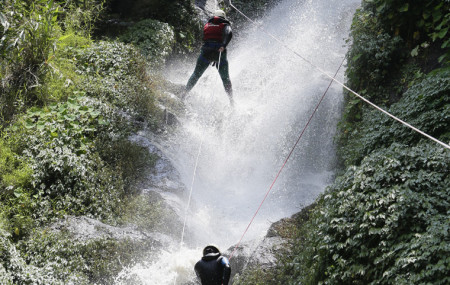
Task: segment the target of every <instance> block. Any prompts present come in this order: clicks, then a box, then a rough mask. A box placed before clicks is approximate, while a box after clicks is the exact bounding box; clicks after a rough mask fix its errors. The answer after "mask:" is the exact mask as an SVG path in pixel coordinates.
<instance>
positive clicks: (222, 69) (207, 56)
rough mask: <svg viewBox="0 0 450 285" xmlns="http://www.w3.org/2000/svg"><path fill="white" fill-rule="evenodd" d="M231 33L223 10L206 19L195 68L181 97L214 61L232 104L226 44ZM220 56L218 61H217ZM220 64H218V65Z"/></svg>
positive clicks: (229, 39) (184, 95)
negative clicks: (201, 44)
mask: <svg viewBox="0 0 450 285" xmlns="http://www.w3.org/2000/svg"><path fill="white" fill-rule="evenodd" d="M232 37H233V33H232V30H231V24H230V22H229V21H228V20H227V19H226V15H225V12H224V11H222V10H216V11H215V12H214V17H212V18H211V19H209V20H208V22H207V23H206V24H205V26H204V28H203V46H202V49H201V53H200V56H199V57H198V59H197V64H196V66H195V70H194V72H193V73H192V75H191V77H190V78H189V80H188V82H187V84H186V88H185V90H184V92H183V94H182V96H181V98H182V99H184V98H185V97H186V95H187V94H188V93H189V91H191V89H192V88H193V87H194V86H195V84H196V83H197V81H198V80H199V79H200V77H201V76H202V75H203V73H204V72H205V70H206V68H208V66H209V64H210V63H211V62H213V63H215V65H216V68H217V69H218V70H219V74H220V78H222V83H223V87H224V88H225V91H226V92H227V94H228V98H229V99H230V104H231V105H233V89H232V86H231V80H230V74H229V71H228V60H227V49H226V48H227V45H228V43H229V42H230V41H231V38H232ZM219 56H220V62H219ZM218 65H220V66H218Z"/></svg>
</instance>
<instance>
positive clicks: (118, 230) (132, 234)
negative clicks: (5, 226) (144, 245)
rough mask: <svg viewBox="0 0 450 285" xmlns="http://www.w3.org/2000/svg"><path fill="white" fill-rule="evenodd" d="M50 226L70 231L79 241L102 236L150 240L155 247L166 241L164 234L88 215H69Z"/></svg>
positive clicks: (55, 229) (54, 228) (118, 238)
mask: <svg viewBox="0 0 450 285" xmlns="http://www.w3.org/2000/svg"><path fill="white" fill-rule="evenodd" d="M50 228H51V229H52V230H54V231H56V232H58V231H64V232H68V233H70V235H71V236H72V237H73V238H74V239H76V240H79V241H86V240H92V239H100V238H107V239H114V240H125V239H131V240H133V241H137V242H139V241H146V242H148V241H149V240H150V241H151V243H152V244H154V246H155V247H159V246H161V244H162V243H163V242H164V238H163V236H162V235H159V236H158V234H153V233H145V232H143V231H139V230H137V229H135V228H133V227H132V226H129V227H114V226H110V225H107V224H104V223H102V222H100V221H98V220H95V219H91V218H88V217H73V216H68V217H66V218H65V219H63V220H60V221H58V222H56V223H55V224H53V225H52V226H51V227H50Z"/></svg>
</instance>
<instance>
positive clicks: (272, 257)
mask: <svg viewBox="0 0 450 285" xmlns="http://www.w3.org/2000/svg"><path fill="white" fill-rule="evenodd" d="M314 206H315V204H312V205H309V206H307V207H305V208H303V209H302V210H301V211H300V212H298V213H296V214H294V215H293V216H292V217H290V218H285V219H281V220H279V221H277V222H275V223H273V224H272V225H271V226H270V228H269V229H268V230H267V234H266V236H265V237H264V238H263V239H262V240H260V241H258V240H257V241H254V240H253V241H249V242H247V243H243V244H241V245H240V246H239V247H238V248H237V250H236V252H235V254H234V256H233V257H232V259H231V260H230V263H231V268H232V280H234V279H235V278H237V277H238V276H239V275H242V273H244V272H245V271H246V270H251V269H253V268H256V267H257V268H259V269H262V270H265V269H270V268H272V267H275V266H276V265H277V256H276V254H277V251H279V250H280V249H282V248H286V247H287V246H288V242H289V238H290V236H289V235H288V234H286V233H285V232H288V231H289V228H290V227H297V226H299V225H300V224H302V223H304V222H305V221H307V220H308V219H309V212H310V211H311V209H313V208H314ZM233 250H234V247H231V248H229V249H228V250H227V251H226V252H225V255H227V256H230V254H231V253H232V252H233Z"/></svg>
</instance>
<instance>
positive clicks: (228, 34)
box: [222, 25, 233, 48]
mask: <svg viewBox="0 0 450 285" xmlns="http://www.w3.org/2000/svg"><path fill="white" fill-rule="evenodd" d="M232 37H233V31H232V30H231V26H230V25H226V26H225V27H224V29H223V42H222V45H223V47H225V48H226V47H227V45H228V43H229V42H230V41H231V38H232Z"/></svg>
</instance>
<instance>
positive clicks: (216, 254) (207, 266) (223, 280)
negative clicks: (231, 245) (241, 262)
mask: <svg viewBox="0 0 450 285" xmlns="http://www.w3.org/2000/svg"><path fill="white" fill-rule="evenodd" d="M194 270H195V273H196V274H197V277H198V278H200V281H201V283H202V285H222V284H223V285H228V282H229V281H230V275H231V267H230V263H229V261H228V259H227V258H226V257H225V256H223V255H222V254H221V253H220V250H219V249H218V248H217V246H215V245H207V246H206V247H205V248H204V249H203V257H202V259H201V260H200V261H198V262H197V263H196V264H195V267H194Z"/></svg>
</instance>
